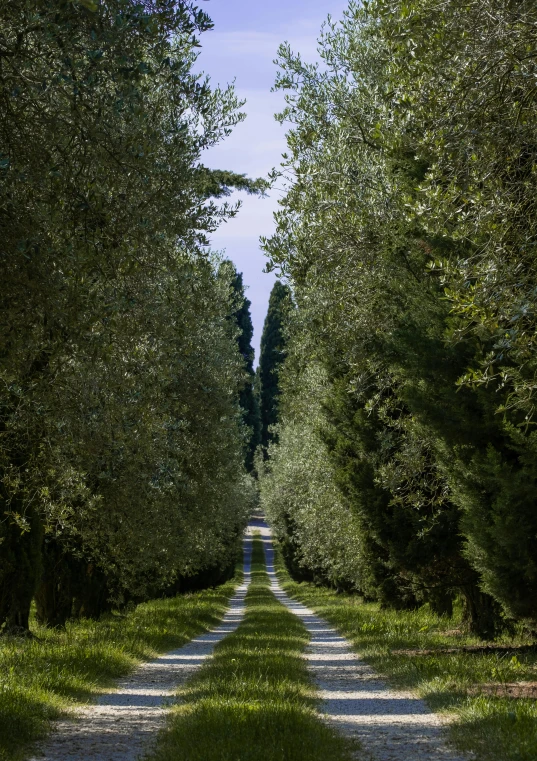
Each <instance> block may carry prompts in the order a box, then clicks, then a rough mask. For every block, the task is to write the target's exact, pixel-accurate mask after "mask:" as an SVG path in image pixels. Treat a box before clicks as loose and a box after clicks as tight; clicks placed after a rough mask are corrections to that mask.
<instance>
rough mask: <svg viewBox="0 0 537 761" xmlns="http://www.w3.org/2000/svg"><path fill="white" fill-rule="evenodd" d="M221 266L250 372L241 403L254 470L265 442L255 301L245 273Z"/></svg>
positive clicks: (249, 466) (248, 456)
mask: <svg viewBox="0 0 537 761" xmlns="http://www.w3.org/2000/svg"><path fill="white" fill-rule="evenodd" d="M221 267H222V269H223V270H224V271H226V272H227V277H228V279H230V280H231V287H232V290H233V303H234V305H235V310H234V312H233V315H232V318H233V319H234V320H235V322H236V325H237V328H238V333H237V344H238V348H239V354H240V355H241V357H242V358H243V361H244V370H245V373H246V377H245V379H244V382H243V386H242V388H241V390H240V395H239V403H240V407H241V410H242V417H243V421H244V425H245V426H246V430H247V442H246V454H245V466H246V470H247V471H248V472H249V473H251V471H252V469H253V465H254V454H255V450H256V449H257V447H258V446H259V443H260V441H261V431H260V416H259V402H258V399H257V395H256V393H255V389H254V380H255V371H254V349H253V347H252V338H253V335H254V327H253V325H252V318H251V315H250V303H251V302H250V301H249V300H248V299H247V298H246V296H245V293H244V284H243V281H242V273H240V272H237V271H236V269H235V267H234V265H233V263H232V262H230V261H225V262H223V264H222V265H221Z"/></svg>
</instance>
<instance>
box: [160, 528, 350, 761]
mask: <svg viewBox="0 0 537 761" xmlns="http://www.w3.org/2000/svg"><path fill="white" fill-rule="evenodd" d="M308 641H309V635H308V632H307V630H306V628H305V627H304V625H303V623H302V622H301V621H300V620H299V619H298V618H297V617H296V616H295V615H294V614H292V613H290V612H289V611H288V610H287V608H285V606H284V605H282V604H281V603H280V602H278V601H277V600H276V598H275V597H274V595H273V594H272V592H271V591H270V589H269V579H268V576H267V574H266V572H265V563H264V553H263V548H262V543H261V540H260V539H259V538H257V537H256V538H255V539H254V545H253V554H252V583H251V585H250V588H249V591H248V593H247V596H246V614H245V617H244V620H243V621H242V623H241V624H240V626H239V627H238V629H237V630H236V631H235V632H234V633H233V634H230V635H228V636H227V637H226V638H225V639H224V640H223V641H222V642H220V643H219V644H218V645H217V647H216V648H215V652H214V656H213V658H211V659H210V661H208V662H207V663H206V664H205V665H204V666H202V668H201V669H200V671H199V672H198V673H197V674H196V675H195V676H194V677H192V679H190V680H189V682H188V683H187V684H186V685H185V687H184V688H183V689H182V690H181V692H180V697H181V698H182V701H181V703H180V704H179V705H178V706H177V707H175V708H174V709H173V711H172V715H171V717H170V720H169V724H168V728H167V730H165V731H164V732H163V733H162V735H161V737H160V739H159V743H158V746H157V748H156V751H155V752H154V753H152V754H151V755H150V756H149V759H150V760H151V761H304V759H307V760H308V761H327V760H328V759H329V760H330V761H350V759H351V758H352V756H351V752H352V749H353V748H354V749H355V748H356V745H355V744H353V745H351V743H349V742H348V741H347V740H345V739H344V738H343V737H341V736H340V735H338V734H337V733H336V732H335V731H334V730H333V729H331V728H330V727H328V726H327V725H326V724H324V723H323V722H322V721H321V720H320V719H319V717H318V714H317V713H316V712H315V706H316V699H315V691H314V688H313V685H312V682H311V679H310V676H309V673H308V669H307V665H306V661H305V660H304V659H303V658H302V653H303V652H304V649H305V647H306V645H307V643H308Z"/></svg>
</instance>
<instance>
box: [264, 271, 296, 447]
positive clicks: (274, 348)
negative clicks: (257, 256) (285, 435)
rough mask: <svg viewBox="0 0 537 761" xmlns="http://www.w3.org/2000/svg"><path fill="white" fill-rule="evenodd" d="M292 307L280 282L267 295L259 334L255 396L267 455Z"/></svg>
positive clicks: (276, 409)
mask: <svg viewBox="0 0 537 761" xmlns="http://www.w3.org/2000/svg"><path fill="white" fill-rule="evenodd" d="M290 304H291V292H290V289H289V286H287V285H284V284H283V283H281V282H280V281H279V280H277V281H276V282H275V283H274V286H273V288H272V291H271V293H270V298H269V305H268V312H267V316H266V318H265V323H264V325H263V333H262V335H261V349H260V352H259V367H258V370H257V373H258V394H259V411H260V417H261V446H262V447H263V452H264V453H265V454H266V452H267V448H268V445H269V444H270V443H271V442H272V441H275V440H276V438H277V437H276V435H275V433H274V432H273V431H271V427H272V426H274V425H276V423H277V422H278V408H279V397H280V389H279V384H278V372H279V369H280V367H281V365H282V363H283V362H284V360H285V357H286V336H285V327H284V326H285V319H286V314H287V312H288V310H289V307H290Z"/></svg>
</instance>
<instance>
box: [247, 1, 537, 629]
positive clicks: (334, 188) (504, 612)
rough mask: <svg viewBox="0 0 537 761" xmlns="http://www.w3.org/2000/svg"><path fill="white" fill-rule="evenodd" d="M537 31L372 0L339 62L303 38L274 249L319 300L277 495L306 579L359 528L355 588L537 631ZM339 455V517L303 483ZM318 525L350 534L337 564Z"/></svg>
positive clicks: (323, 41)
mask: <svg viewBox="0 0 537 761" xmlns="http://www.w3.org/2000/svg"><path fill="white" fill-rule="evenodd" d="M536 22H537V16H536V9H535V5H534V4H533V3H529V2H521V3H516V4H513V3H500V2H496V1H495V0H486V1H485V2H475V3H474V2H470V3H466V4H464V5H461V4H460V3H456V2H452V1H451V0H416V1H415V2H414V1H413V0H412V1H411V2H407V1H406V0H405V2H404V3H403V2H399V0H373V2H369V3H364V4H363V5H360V4H358V3H355V2H351V3H350V5H349V8H348V10H347V11H346V12H345V14H344V16H343V19H342V21H341V22H339V23H336V22H333V21H329V22H328V23H327V24H326V25H325V27H324V30H323V33H322V35H321V38H320V42H319V44H320V48H319V49H320V55H321V59H322V61H321V64H308V63H305V62H304V61H303V60H302V58H301V57H300V55H299V54H297V53H294V52H292V51H291V50H290V48H289V46H286V45H284V46H282V47H281V48H280V54H279V67H280V68H279V74H278V78H277V82H276V87H277V89H279V90H281V91H283V92H284V93H285V96H286V107H285V109H284V111H283V113H282V114H281V115H280V119H281V121H282V122H286V123H288V125H289V129H288V134H287V142H288V151H287V154H286V155H285V156H284V159H283V167H282V171H281V177H280V182H281V181H283V182H287V192H286V194H285V196H284V197H283V199H282V201H281V208H280V211H279V212H278V213H277V224H278V226H277V231H276V233H275V235H274V236H272V237H271V238H270V239H268V240H266V241H265V244H264V245H265V248H266V251H267V254H268V256H269V267H272V268H276V269H279V270H280V271H281V272H282V273H283V275H284V276H286V277H287V278H288V280H289V282H290V284H291V286H292V289H293V295H294V298H295V301H296V304H297V310H296V315H295V316H294V317H293V319H292V320H291V328H290V330H291V334H292V335H293V338H292V341H291V347H290V348H289V352H290V356H292V357H293V359H292V361H290V360H288V361H287V362H286V365H285V369H284V370H283V376H282V377H285V378H286V380H285V383H284V392H283V397H282V398H281V401H280V404H281V409H282V410H283V411H284V412H283V415H282V416H280V424H279V427H278V429H277V430H278V438H279V444H278V445H274V444H273V445H272V447H271V448H269V452H270V460H269V467H268V471H267V473H266V476H265V478H264V482H263V484H262V493H263V503H264V504H265V506H266V509H267V511H268V512H269V514H270V515H271V516H272V519H273V520H274V521H275V523H276V524H277V525H278V526H279V527H280V529H279V530H280V534H281V537H282V541H284V543H286V544H287V545H292V546H293V547H294V552H295V558H296V561H297V563H298V564H300V565H301V567H302V568H303V570H304V571H308V569H309V570H310V571H311V572H313V571H316V569H321V570H322V573H323V574H324V576H325V578H332V579H336V578H339V577H340V576H341V568H342V566H341V557H342V553H345V552H346V551H347V549H346V548H347V543H346V536H347V534H346V531H347V528H346V527H348V532H349V533H350V535H352V536H356V550H355V551H356V556H357V561H358V562H353V563H349V564H348V567H347V571H346V572H344V573H343V581H345V583H347V584H350V585H352V586H354V588H355V589H357V590H359V591H361V592H362V593H363V594H365V595H366V596H368V597H372V598H376V599H379V600H380V601H381V602H382V603H383V604H385V605H391V606H395V607H408V606H414V605H418V604H421V603H423V602H428V603H430V605H431V606H432V607H434V608H435V609H437V610H438V611H439V612H447V613H449V612H450V609H451V604H452V601H453V599H454V597H455V596H456V595H459V596H461V597H462V599H463V601H464V604H465V609H466V614H467V618H468V621H469V623H470V625H471V627H472V628H473V629H474V630H475V631H477V632H479V633H480V634H482V635H484V636H491V635H493V634H494V632H495V631H497V630H498V629H501V628H502V627H503V626H505V625H507V622H509V621H513V620H523V621H525V622H526V623H527V624H528V625H529V626H532V627H535V626H536V622H537V607H536V606H535V601H536V600H537V596H536V594H535V592H536V587H535V579H536V578H537V577H536V576H535V562H536V558H537V545H536V543H535V536H536V534H537V523H536V514H535V510H534V505H535V499H536V496H537V472H536V469H535V442H536V438H535V428H534V426H535V410H534V402H533V388H534V352H533V350H532V348H531V347H532V342H533V337H532V336H533V335H534V334H535V327H536V326H535V309H534V302H535V294H536V293H537V291H536V287H535V272H534V270H535V267H534V259H535V256H534V245H535V231H534V229H533V224H534V222H533V216H534V215H533V214H532V212H531V209H532V208H533V204H534V198H535V184H534V183H535V177H536V176H537V175H536V166H537V164H536V162H535V158H536V154H535V150H534V147H535V132H536V128H537V121H536V111H535V103H536V101H535V98H536V92H535V89H534V87H533V85H532V81H533V76H534V74H535V67H536V63H537V61H536V53H535V51H536V49H537V48H536V45H535V43H536V39H535V29H536V28H537V26H536ZM293 324H294V327H293ZM312 377H316V378H317V379H318V380H316V382H315V383H312V382H311V380H310V379H311V378H312ZM304 409H310V410H315V411H316V412H315V414H314V415H313V414H312V415H310V416H307V415H302V414H300V412H299V411H301V410H304ZM298 442H301V443H300V446H299V444H298ZM306 442H307V446H306ZM324 458H327V463H328V464H327V465H325V468H326V469H325V472H324V475H323V480H326V479H328V480H329V481H330V484H331V486H330V489H336V490H337V493H338V495H339V496H338V501H339V503H340V504H341V507H340V508H338V509H333V510H332V512H331V513H329V512H328V511H327V510H326V508H325V507H323V505H324V500H325V496H324V493H325V490H321V491H319V494H318V496H317V495H316V493H315V491H309V490H308V491H306V492H305V495H306V496H305V498H304V501H303V500H301V499H300V497H299V494H298V492H297V491H296V486H295V484H296V469H297V467H298V462H300V467H301V468H304V469H305V470H306V471H307V472H312V473H316V472H318V468H319V463H320V462H322V461H323V459H324ZM290 460H291V462H289V461H290ZM293 462H294V463H295V464H294V465H292V463H293ZM326 488H328V486H327V485H325V489H326ZM336 504H337V503H336ZM309 515H311V516H320V515H324V517H325V520H326V521H327V522H328V523H329V524H330V525H331V526H332V531H331V534H332V536H333V537H334V545H333V546H330V545H329V544H328V543H327V544H326V546H325V551H324V554H323V555H322V557H321V558H319V556H318V554H317V547H318V543H317V540H316V538H315V536H314V535H313V532H312V531H311V526H313V525H316V524H315V522H314V521H315V519H314V518H313V517H312V518H310V517H308V516H309ZM351 515H352V518H351V517H350V516H351ZM330 516H331V517H330ZM310 521H311V522H310ZM327 532H328V533H330V531H329V530H328V529H327ZM339 583H341V581H340V582H339Z"/></svg>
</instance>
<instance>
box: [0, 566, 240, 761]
mask: <svg viewBox="0 0 537 761" xmlns="http://www.w3.org/2000/svg"><path fill="white" fill-rule="evenodd" d="M236 584H237V578H235V579H232V580H231V581H229V582H227V583H226V584H223V585H222V586H220V587H217V588H216V589H208V590H204V591H203V592H198V593H195V594H188V595H182V596H179V597H174V598H170V599H165V600H155V601H152V602H148V603H144V604H142V605H138V607H137V608H136V609H135V610H134V611H133V612H132V613H129V614H127V615H126V616H120V615H113V614H112V615H109V616H107V617H105V618H104V619H102V620H100V621H89V620H85V621H77V622H73V623H68V624H67V626H66V628H65V630H64V631H60V630H55V629H47V628H45V627H39V626H34V627H32V628H33V633H34V635H35V637H36V639H33V640H25V639H19V638H11V637H2V638H0V761H19V759H23V758H24V757H25V756H26V755H27V753H28V752H29V751H30V748H31V744H32V743H33V742H35V741H36V740H39V739H42V738H43V737H44V736H45V735H46V734H47V732H48V731H50V729H51V721H52V720H53V719H56V718H58V717H59V716H60V715H61V714H62V713H64V712H65V711H66V710H68V709H69V708H73V707H74V706H76V705H77V704H81V703H87V702H90V701H91V700H92V699H93V698H94V696H95V695H96V694H97V693H99V692H101V691H102V690H105V689H107V688H110V687H112V686H113V685H114V682H115V680H117V679H118V678H120V677H122V676H125V675H126V674H128V673H129V672H131V671H132V670H133V669H134V668H135V667H136V666H137V665H138V664H139V663H140V662H141V661H145V660H149V659H151V658H154V657H155V656H157V655H158V654H159V653H163V652H166V651H167V650H172V649H174V648H177V647H181V645H183V644H185V643H186V642H188V641H189V640H190V639H192V638H193V637H195V636H196V635H197V634H199V633H201V632H203V631H206V630H208V629H211V628H213V627H214V626H215V625H216V624H217V623H218V622H219V621H220V619H221V618H222V616H223V615H224V612H225V610H226V608H227V604H228V600H229V598H230V596H231V594H232V592H233V590H234V588H235V586H236Z"/></svg>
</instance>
